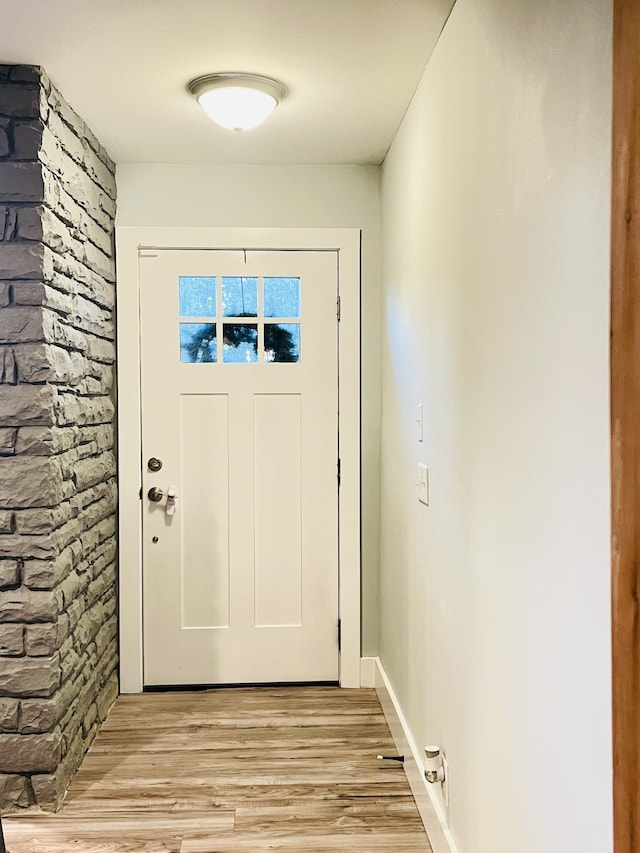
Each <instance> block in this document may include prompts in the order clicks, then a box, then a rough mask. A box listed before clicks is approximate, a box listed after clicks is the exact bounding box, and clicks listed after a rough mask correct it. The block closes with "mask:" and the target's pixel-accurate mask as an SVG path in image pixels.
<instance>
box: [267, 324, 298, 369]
mask: <svg viewBox="0 0 640 853" xmlns="http://www.w3.org/2000/svg"><path fill="white" fill-rule="evenodd" d="M264 360H265V361H288V362H292V361H300V323H265V325H264Z"/></svg>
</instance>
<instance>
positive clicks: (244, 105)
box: [188, 72, 286, 130]
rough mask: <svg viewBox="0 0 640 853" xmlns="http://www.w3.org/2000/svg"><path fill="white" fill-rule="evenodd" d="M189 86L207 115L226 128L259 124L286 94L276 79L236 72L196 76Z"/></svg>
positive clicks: (246, 128)
mask: <svg viewBox="0 0 640 853" xmlns="http://www.w3.org/2000/svg"><path fill="white" fill-rule="evenodd" d="M188 89H189V91H190V92H191V94H192V95H193V96H194V97H195V98H196V99H197V101H198V103H199V104H200V106H201V107H202V109H203V110H204V111H205V112H206V113H207V115H208V116H209V117H210V118H211V119H213V121H215V122H216V124H219V125H221V127H226V128H228V129H229V130H250V129H251V128H253V127H257V126H258V125H259V124H262V122H263V121H264V120H265V119H266V118H268V117H269V116H270V115H271V113H272V112H273V110H274V109H275V108H276V106H277V105H278V103H279V102H280V101H281V100H282V98H283V97H284V96H285V94H286V89H285V87H284V86H283V85H282V84H281V83H278V81H277V80H272V79H271V78H270V77H260V76H258V75H257V74H240V73H235V72H226V73H224V74H208V75H206V76H204V77H198V78H197V79H195V80H192V81H191V82H190V83H189V85H188Z"/></svg>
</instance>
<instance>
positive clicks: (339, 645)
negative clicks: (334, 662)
mask: <svg viewBox="0 0 640 853" xmlns="http://www.w3.org/2000/svg"><path fill="white" fill-rule="evenodd" d="M341 649H342V619H338V651H340V650H341Z"/></svg>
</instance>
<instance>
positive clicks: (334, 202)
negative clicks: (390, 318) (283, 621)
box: [116, 165, 380, 655]
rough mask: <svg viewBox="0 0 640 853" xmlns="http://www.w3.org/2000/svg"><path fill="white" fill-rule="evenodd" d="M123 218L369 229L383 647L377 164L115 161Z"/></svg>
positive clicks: (369, 483) (371, 637) (366, 267)
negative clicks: (282, 164) (261, 164)
mask: <svg viewBox="0 0 640 853" xmlns="http://www.w3.org/2000/svg"><path fill="white" fill-rule="evenodd" d="M117 184H118V216H117V221H116V224H117V225H147V226H163V225H164V226H167V225H171V226H211V227H225V228H227V227H236V226H237V227H274V228H275V227H283V228H285V227H300V228H360V229H362V468H363V481H362V503H363V511H362V524H363V545H362V574H363V578H362V589H363V601H362V649H363V654H365V655H372V654H375V652H376V634H377V625H376V619H377V596H378V587H377V584H378V455H379V424H380V382H379V376H380V202H379V170H378V168H377V167H375V166H280V167H278V166H209V167H207V166H162V165H158V166H153V165H151V166H149V165H124V166H118V169H117Z"/></svg>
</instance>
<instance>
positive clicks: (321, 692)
mask: <svg viewBox="0 0 640 853" xmlns="http://www.w3.org/2000/svg"><path fill="white" fill-rule="evenodd" d="M394 750H395V748H394V744H393V741H392V739H391V735H390V733H389V729H388V727H387V724H386V721H385V719H384V716H383V714H382V710H381V708H380V704H379V702H378V698H377V696H376V694H375V691H373V690H340V689H338V688H331V687H312V688H308V687H299V688H253V689H244V688H242V689H233V690H208V691H202V692H189V693H151V694H144V695H142V696H122V697H120V699H119V700H118V702H117V704H116V706H115V708H114V709H113V711H112V712H111V714H110V716H109V718H108V720H107V721H106V723H105V724H104V725H103V727H102V730H101V731H100V733H99V735H98V737H97V738H96V740H95V742H94V744H93V746H92V748H91V750H90V751H89V753H88V755H87V756H86V758H85V760H84V763H83V765H82V767H81V768H80V770H79V771H78V774H77V775H76V777H75V779H74V781H73V784H72V786H71V789H70V790H69V793H68V795H67V797H66V800H65V802H64V805H63V808H62V810H61V811H60V812H59V813H58V814H56V815H45V814H40V813H38V814H34V813H24V814H22V815H11V816H7V817H6V818H4V819H3V820H4V826H5V837H6V843H7V850H8V851H9V853H69V851H78V853H127V851H139V853H236V851H256V853H258V851H265V850H286V851H300V853H331V851H339V850H349V851H360V853H364V851H366V853H377V851H387V853H417V851H420V853H428V851H430V850H431V847H430V845H429V842H428V840H427V837H426V834H425V832H424V829H423V826H422V823H421V821H420V817H419V815H418V811H417V808H416V805H415V802H414V800H413V797H412V795H411V791H410V789H409V785H408V783H407V780H406V777H405V775H404V771H403V769H402V766H401V765H400V764H399V763H397V762H381V761H379V760H378V759H377V758H376V756H377V755H378V754H379V753H384V754H394Z"/></svg>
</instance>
